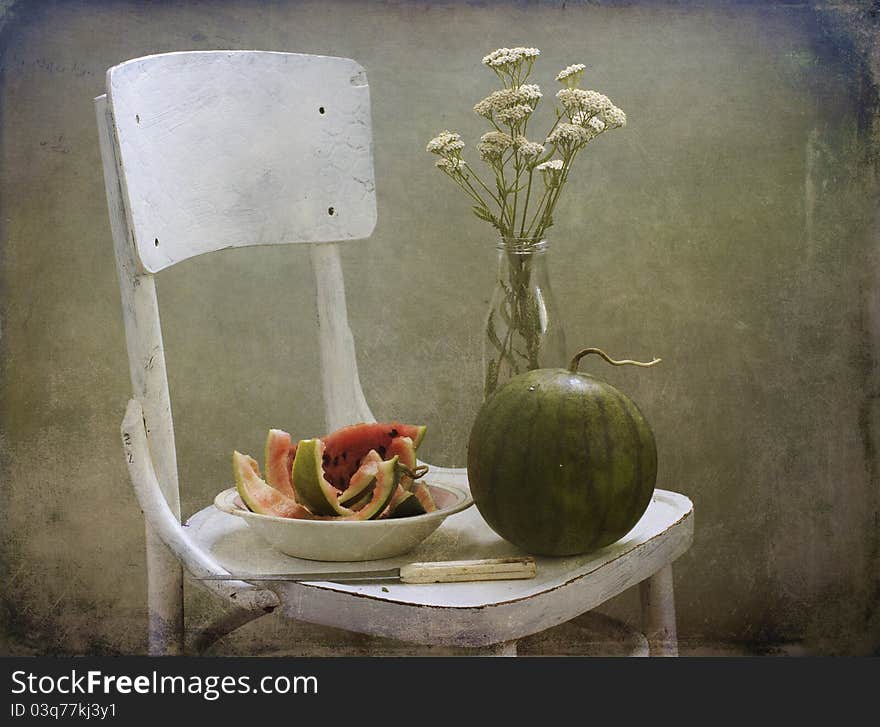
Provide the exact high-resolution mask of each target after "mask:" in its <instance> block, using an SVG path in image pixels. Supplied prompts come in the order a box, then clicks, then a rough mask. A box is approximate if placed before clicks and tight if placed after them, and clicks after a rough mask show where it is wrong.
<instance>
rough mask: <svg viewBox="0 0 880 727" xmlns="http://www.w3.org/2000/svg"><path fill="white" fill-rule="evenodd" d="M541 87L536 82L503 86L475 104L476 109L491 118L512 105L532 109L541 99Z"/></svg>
mask: <svg viewBox="0 0 880 727" xmlns="http://www.w3.org/2000/svg"><path fill="white" fill-rule="evenodd" d="M541 96H542V94H541V89H540V87H538V86H537V85H536V84H534V83H527V84H523V85H522V86H517V87H515V88H502V89H500V90H498V91H493V92H492V93H490V94H489V95H488V96H486V98H484V99H483V100H481V101H477V103H476V104H474V111H475V112H476V113H477V114H479V115H480V116H485V117H486V118H487V119H491V118H492V115H493V114H496V113H500V112H502V111H504V110H505V109H507V108H510V107H511V106H529V107H530V108H531V109H532V110H534V109H535V106H537V105H538V101H539V100H540V99H541Z"/></svg>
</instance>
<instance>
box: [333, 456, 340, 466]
mask: <svg viewBox="0 0 880 727" xmlns="http://www.w3.org/2000/svg"><path fill="white" fill-rule="evenodd" d="M333 466H334V467H338V466H339V457H334V458H333Z"/></svg>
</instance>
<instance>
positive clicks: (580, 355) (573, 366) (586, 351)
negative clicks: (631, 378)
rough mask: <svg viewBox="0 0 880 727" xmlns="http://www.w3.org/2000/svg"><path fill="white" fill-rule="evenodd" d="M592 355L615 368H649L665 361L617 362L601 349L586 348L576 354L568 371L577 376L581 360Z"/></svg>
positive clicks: (658, 359)
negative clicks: (599, 357)
mask: <svg viewBox="0 0 880 727" xmlns="http://www.w3.org/2000/svg"><path fill="white" fill-rule="evenodd" d="M591 353H595V354H598V355H599V356H601V357H602V358H604V359H605V360H606V361H607V362H608V363H610V364H612V365H613V366H627V365H629V366H644V367H646V368H647V367H648V366H653V365H654V364H658V363H660V362H661V361H662V360H663V359H660V358H655V359H654V360H653V361H647V362H645V361H633V360H631V359H628V358H627V359H622V360H621V361H615V360H614V359H613V358H611V357H610V356H609V355H608V354H607V353H605V352H604V351H603V350H602V349H601V348H585V349H583V350H582V351H578V352H577V353H576V354H575V356H574V358H573V359H572V360H571V363H570V364H569V365H568V370H569V371H570V372H571V373H573V374H576V373H577V370H578V364H579V363H580V362H581V359H582V358H583V357H584V356H587V355H589V354H591Z"/></svg>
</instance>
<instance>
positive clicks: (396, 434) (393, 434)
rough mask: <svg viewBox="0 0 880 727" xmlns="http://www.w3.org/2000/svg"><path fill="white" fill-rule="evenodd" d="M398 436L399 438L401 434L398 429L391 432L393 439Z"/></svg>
mask: <svg viewBox="0 0 880 727" xmlns="http://www.w3.org/2000/svg"><path fill="white" fill-rule="evenodd" d="M397 436H399V432H398V431H397V430H396V429H392V430H391V438H392V439H394V438H395V437H397Z"/></svg>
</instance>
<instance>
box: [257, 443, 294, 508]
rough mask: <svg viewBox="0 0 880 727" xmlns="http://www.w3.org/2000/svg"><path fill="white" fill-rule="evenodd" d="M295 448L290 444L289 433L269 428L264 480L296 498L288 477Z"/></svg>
mask: <svg viewBox="0 0 880 727" xmlns="http://www.w3.org/2000/svg"><path fill="white" fill-rule="evenodd" d="M295 455H296V448H295V447H291V446H290V435H289V434H288V433H287V432H285V431H284V430H282V429H270V430H269V436H267V437H266V453H265V456H264V458H263V462H264V464H265V466H266V482H267V483H268V484H270V485H271V486H272V487H274V488H275V489H276V490H278V491H279V492H280V493H281V494H282V495H286V496H287V497H289V498H291V499H293V500H296V491H295V490H294V489H293V482H292V480H291V478H290V473H291V470H292V469H293V458H294V456H295Z"/></svg>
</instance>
